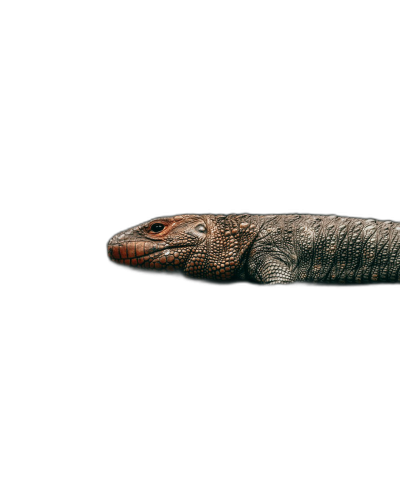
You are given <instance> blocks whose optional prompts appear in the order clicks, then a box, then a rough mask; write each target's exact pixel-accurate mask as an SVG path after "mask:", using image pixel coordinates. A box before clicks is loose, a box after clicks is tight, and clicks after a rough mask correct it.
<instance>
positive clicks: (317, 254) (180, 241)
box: [108, 214, 400, 283]
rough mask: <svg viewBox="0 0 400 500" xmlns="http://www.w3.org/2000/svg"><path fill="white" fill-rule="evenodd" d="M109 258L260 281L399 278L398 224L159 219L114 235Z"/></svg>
mask: <svg viewBox="0 0 400 500" xmlns="http://www.w3.org/2000/svg"><path fill="white" fill-rule="evenodd" d="M108 255H109V257H110V259H111V260H113V261H115V262H118V263H122V264H126V265H129V266H133V267H142V268H148V269H166V270H174V269H179V270H182V271H183V272H184V273H185V274H186V275H188V276H192V277H194V278H205V279H212V280H219V281H227V280H235V279H236V280H248V281H253V282H257V283H291V282H294V281H314V282H338V283H368V282H397V283H399V282H400V223H398V222H393V221H381V220H375V219H361V218H354V217H338V216H336V215H300V214H291V215H289V214H284V215H255V214H230V215H214V214H199V215H197V214H193V215H177V216H172V217H158V218H156V219H153V220H150V221H148V222H145V223H143V224H139V225H138V226H135V227H132V228H130V229H127V230H125V231H121V232H120V233H118V234H116V235H115V236H113V237H112V238H111V239H110V241H109V242H108Z"/></svg>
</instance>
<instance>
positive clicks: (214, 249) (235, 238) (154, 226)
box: [108, 215, 253, 280]
mask: <svg viewBox="0 0 400 500" xmlns="http://www.w3.org/2000/svg"><path fill="white" fill-rule="evenodd" d="M249 226H250V227H251V228H253V226H251V225H250V223H248V222H246V221H244V220H243V217H240V218H239V217H238V216H236V217H235V218H233V217H232V216H223V215H177V216H175V217H158V218H156V219H152V220H150V221H148V222H145V223H143V224H139V225H138V226H134V227H132V228H130V229H127V230H125V231H121V232H120V233H117V234H116V235H115V236H113V237H112V238H111V239H110V241H109V242H108V255H109V257H110V259H111V260H113V261H115V262H119V263H121V264H126V265H129V266H134V267H142V268H148V269H167V270H173V269H180V270H183V271H184V272H185V273H186V274H188V275H189V276H193V277H198V278H212V279H217V280H228V279H231V278H233V277H234V276H235V274H236V272H237V271H238V269H239V267H240V260H241V259H240V258H241V255H242V254H243V252H244V250H245V248H246V247H247V246H246V245H245V246H244V247H243V242H246V240H247V238H246V234H242V233H249ZM240 235H242V238H241V240H242V241H240V238H239V236H240Z"/></svg>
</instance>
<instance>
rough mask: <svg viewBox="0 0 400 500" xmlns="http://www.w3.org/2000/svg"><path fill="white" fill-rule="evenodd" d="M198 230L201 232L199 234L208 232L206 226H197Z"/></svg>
mask: <svg viewBox="0 0 400 500" xmlns="http://www.w3.org/2000/svg"><path fill="white" fill-rule="evenodd" d="M196 230H197V231H199V233H205V232H206V231H207V229H206V226H205V225H204V224H199V225H197V226H196Z"/></svg>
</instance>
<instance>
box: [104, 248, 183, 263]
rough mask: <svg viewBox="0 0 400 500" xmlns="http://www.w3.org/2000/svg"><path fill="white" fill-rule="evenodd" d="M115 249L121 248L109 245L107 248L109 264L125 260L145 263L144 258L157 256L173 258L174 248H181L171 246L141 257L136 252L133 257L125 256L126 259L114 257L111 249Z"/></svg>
mask: <svg viewBox="0 0 400 500" xmlns="http://www.w3.org/2000/svg"><path fill="white" fill-rule="evenodd" d="M115 247H121V245H109V246H108V258H109V260H110V261H111V262H125V261H127V260H129V261H131V260H136V261H138V260H140V259H142V260H143V261H146V260H148V259H147V258H146V257H152V258H154V257H157V256H165V257H167V258H168V257H169V256H170V255H172V256H173V250H174V249H176V248H181V246H179V245H176V246H173V247H168V248H166V249H162V250H160V249H158V250H155V251H154V252H150V253H145V254H143V255H136V252H135V255H132V254H130V255H129V254H128V253H127V255H126V257H121V256H120V257H115V256H114V255H113V248H115Z"/></svg>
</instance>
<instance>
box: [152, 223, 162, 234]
mask: <svg viewBox="0 0 400 500" xmlns="http://www.w3.org/2000/svg"><path fill="white" fill-rule="evenodd" d="M164 227H165V226H164V224H160V223H159V222H156V223H155V224H153V225H152V226H151V230H152V231H153V233H159V232H160V231H162V230H163V229H164Z"/></svg>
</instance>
